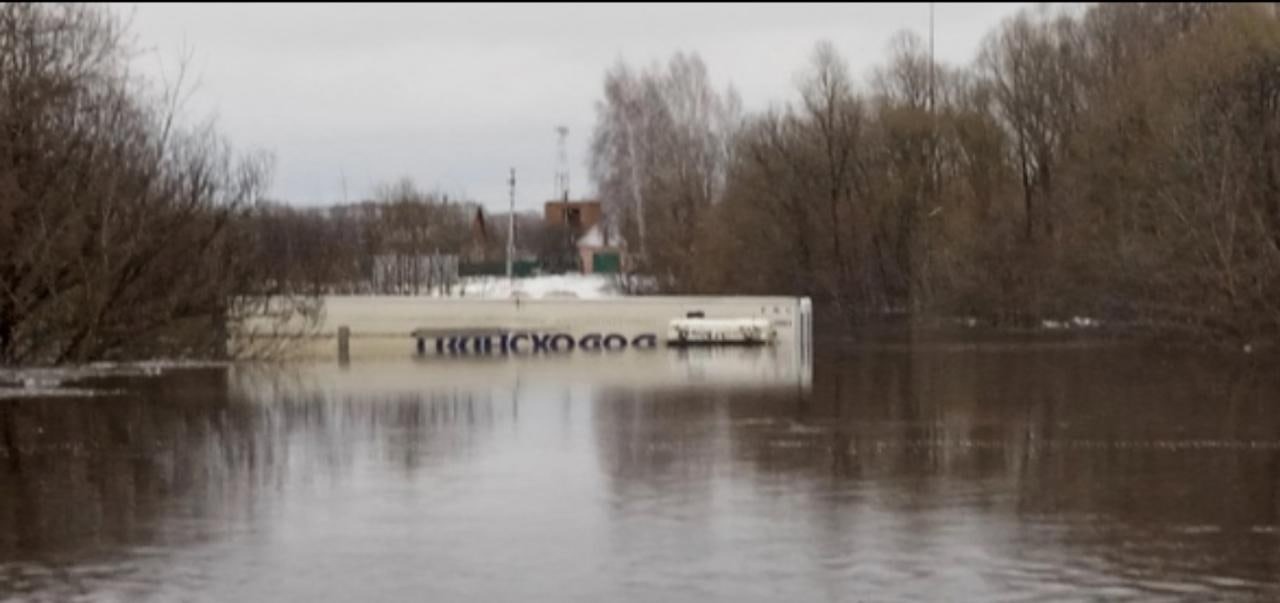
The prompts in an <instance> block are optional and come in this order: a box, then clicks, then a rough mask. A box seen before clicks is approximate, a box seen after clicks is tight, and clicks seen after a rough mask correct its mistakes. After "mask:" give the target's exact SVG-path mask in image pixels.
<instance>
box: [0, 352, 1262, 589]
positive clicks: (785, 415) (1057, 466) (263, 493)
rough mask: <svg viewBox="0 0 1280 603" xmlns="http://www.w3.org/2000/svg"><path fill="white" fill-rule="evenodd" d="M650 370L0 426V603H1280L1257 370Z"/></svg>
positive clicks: (1055, 358)
mask: <svg viewBox="0 0 1280 603" xmlns="http://www.w3.org/2000/svg"><path fill="white" fill-rule="evenodd" d="M655 353H658V354H668V356H666V357H663V358H661V362H662V363H663V364H662V366H663V367H664V369H663V371H657V370H655V369H654V368H653V367H654V366H656V365H655V364H653V362H652V360H653V359H650V361H649V362H648V363H645V362H640V361H638V360H637V359H636V358H635V357H632V356H618V357H616V358H613V359H611V360H610V361H609V362H610V364H609V365H608V366H607V367H606V365H605V364H603V363H601V362H594V363H588V362H585V361H582V360H565V359H538V358H533V359H527V360H523V361H518V362H517V361H511V362H508V361H488V362H483V361H459V362H449V361H437V362H436V363H434V364H428V363H423V362H413V361H409V360H404V361H385V362H370V363H360V362H356V363H354V364H352V365H351V366H349V367H345V368H339V367H337V366H336V365H314V366H300V367H289V368H279V367H275V368H273V367H264V366H251V367H237V368H232V369H216V368H207V369H198V370H182V371H170V372H168V373H166V374H164V375H162V376H159V377H149V378H144V377H118V378H105V379H99V380H97V381H95V382H94V383H92V384H91V385H92V386H94V387H98V388H106V389H114V390H120V391H122V392H123V393H121V394H119V395H115V396H103V397H50V398H21V399H7V400H0V601H231V602H241V601H344V602H345V601H444V600H476V601H494V600H519V601H605V600H640V601H712V600H720V601H898V600H906V601H911V600H923V601H1005V600H1008V601H1024V600H1047V601H1064V600H1138V601H1158V600H1255V599H1256V600H1277V599H1280V371H1277V370H1276V368H1275V367H1274V365H1269V364H1266V363H1261V362H1258V361H1252V362H1250V361H1246V360H1243V359H1228V358H1221V357H1215V356H1210V355H1206V354H1202V353H1189V352H1157V351H1152V350H1149V349H1145V348H1142V347H1139V346H1136V345H1127V344H1126V345H1120V344H1104V343H1097V344H1090V343H1080V342H1048V341H1034V340H1033V341H1024V342H1020V343H1013V342H989V343H982V344H966V343H927V344H926V343H919V344H916V345H906V344H889V343H885V344H880V345H857V346H854V345H846V346H836V347H828V348H823V349H820V350H819V351H818V354H817V361H816V364H815V366H814V367H813V375H812V386H811V387H810V388H804V387H801V386H798V385H797V384H796V383H795V382H794V381H789V380H788V379H787V378H785V376H784V377H780V378H769V379H760V378H756V377H759V375H760V374H761V371H760V370H758V369H756V368H752V367H753V366H754V365H751V364H750V362H745V363H743V367H745V368H743V367H740V368H742V369H743V370H742V371H741V372H740V374H739V373H734V363H735V362H736V360H735V359H734V358H733V357H729V358H728V360H727V361H723V362H720V363H719V364H715V363H711V364H707V363H702V364H699V362H697V361H696V360H697V359H696V358H694V359H689V358H684V357H681V356H678V355H675V354H674V352H665V351H664V352H655ZM748 360H749V359H748ZM717 372H718V374H712V373H717ZM734 383H738V385H734Z"/></svg>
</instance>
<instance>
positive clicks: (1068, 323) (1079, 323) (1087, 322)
mask: <svg viewBox="0 0 1280 603" xmlns="http://www.w3.org/2000/svg"><path fill="white" fill-rule="evenodd" d="M1040 326H1042V327H1044V328H1046V329H1051V330H1058V329H1092V328H1097V327H1100V326H1102V322H1101V321H1099V320H1097V319H1095V318H1089V317H1087V316H1076V317H1074V318H1072V319H1071V320H1043V321H1040Z"/></svg>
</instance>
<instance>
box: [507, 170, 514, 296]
mask: <svg viewBox="0 0 1280 603" xmlns="http://www.w3.org/2000/svg"><path fill="white" fill-rule="evenodd" d="M507 183H508V184H510V185H511V206H510V207H511V213H510V214H508V215H507V284H508V285H514V284H515V282H514V276H513V274H512V271H511V257H512V256H514V255H515V253H516V168H511V180H508V181H507Z"/></svg>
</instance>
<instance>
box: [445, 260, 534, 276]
mask: <svg viewBox="0 0 1280 603" xmlns="http://www.w3.org/2000/svg"><path fill="white" fill-rule="evenodd" d="M537 270H538V262H537V261H536V260H517V261H515V262H512V263H511V273H512V275H514V276H533V273H534V272H536V271H537ZM506 275H507V263H506V262H505V261H501V262H480V263H476V264H462V265H460V266H458V276H506Z"/></svg>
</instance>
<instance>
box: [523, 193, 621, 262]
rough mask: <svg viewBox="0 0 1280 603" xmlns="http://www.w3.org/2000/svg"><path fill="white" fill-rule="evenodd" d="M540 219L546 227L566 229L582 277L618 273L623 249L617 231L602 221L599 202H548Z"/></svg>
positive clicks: (605, 221) (602, 213) (602, 216)
mask: <svg viewBox="0 0 1280 603" xmlns="http://www.w3.org/2000/svg"><path fill="white" fill-rule="evenodd" d="M543 219H544V220H545V221H546V223H547V225H549V226H567V227H568V228H569V232H570V233H572V236H573V238H574V245H575V246H576V247H577V249H578V258H579V261H580V262H581V266H582V272H583V274H591V273H595V272H599V273H616V272H620V271H621V270H622V268H623V266H622V258H623V257H624V251H625V249H624V248H625V245H624V244H623V241H622V237H620V236H618V232H617V229H616V228H614V227H613V226H612V225H610V224H609V223H608V221H607V220H605V219H604V211H603V209H602V208H601V206H600V202H599V201H593V200H582V201H567V200H566V201H548V202H547V203H546V205H545V206H544V210H543Z"/></svg>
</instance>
